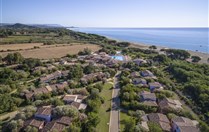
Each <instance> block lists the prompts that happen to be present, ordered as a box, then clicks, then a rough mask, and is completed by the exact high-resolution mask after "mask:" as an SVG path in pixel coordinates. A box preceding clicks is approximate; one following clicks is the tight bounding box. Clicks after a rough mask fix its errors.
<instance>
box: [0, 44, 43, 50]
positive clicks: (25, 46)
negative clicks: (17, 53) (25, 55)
mask: <svg viewBox="0 0 209 132" xmlns="http://www.w3.org/2000/svg"><path fill="white" fill-rule="evenodd" d="M42 45H43V43H25V44H2V45H0V51H1V50H4V51H7V50H20V49H31V48H34V46H38V47H40V46H42Z"/></svg>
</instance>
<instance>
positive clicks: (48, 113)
mask: <svg viewBox="0 0 209 132" xmlns="http://www.w3.org/2000/svg"><path fill="white" fill-rule="evenodd" d="M34 116H35V117H36V118H39V119H43V120H45V121H47V122H50V121H51V119H52V108H51V107H41V108H39V109H38V110H37V112H36V113H35V115H34Z"/></svg>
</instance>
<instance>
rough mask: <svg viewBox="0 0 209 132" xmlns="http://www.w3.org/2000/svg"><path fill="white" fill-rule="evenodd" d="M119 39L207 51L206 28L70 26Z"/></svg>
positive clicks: (208, 47) (208, 46) (208, 48)
mask: <svg viewBox="0 0 209 132" xmlns="http://www.w3.org/2000/svg"><path fill="white" fill-rule="evenodd" d="M71 30H74V31H80V32H85V33H94V34H98V35H102V36H106V37H109V38H113V39H116V40H121V41H129V42H135V43H144V44H150V45H157V46H164V47H168V48H176V49H184V50H192V51H199V52H204V53H209V43H208V41H209V40H208V38H209V37H208V28H71Z"/></svg>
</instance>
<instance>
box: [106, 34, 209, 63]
mask: <svg viewBox="0 0 209 132" xmlns="http://www.w3.org/2000/svg"><path fill="white" fill-rule="evenodd" d="M104 37H106V38H108V39H112V40H116V41H119V42H122V41H123V40H119V39H115V38H112V37H109V36H104ZM127 42H129V41H127ZM129 43H131V45H130V47H135V48H141V49H149V46H151V45H152V44H145V43H136V42H129ZM155 46H156V47H157V49H156V50H157V51H158V52H159V51H160V50H161V49H174V48H169V47H165V46H158V45H155ZM182 50H184V49H182ZM185 51H188V52H189V53H190V54H191V56H199V57H200V58H201V60H200V61H199V62H198V63H201V64H203V63H204V64H209V62H208V58H209V53H203V52H198V51H191V50H185Z"/></svg>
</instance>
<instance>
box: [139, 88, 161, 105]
mask: <svg viewBox="0 0 209 132" xmlns="http://www.w3.org/2000/svg"><path fill="white" fill-rule="evenodd" d="M140 100H141V102H142V103H143V104H144V105H148V106H158V105H157V103H156V101H157V98H156V96H155V93H150V92H147V91H142V92H141V94H140Z"/></svg>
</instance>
